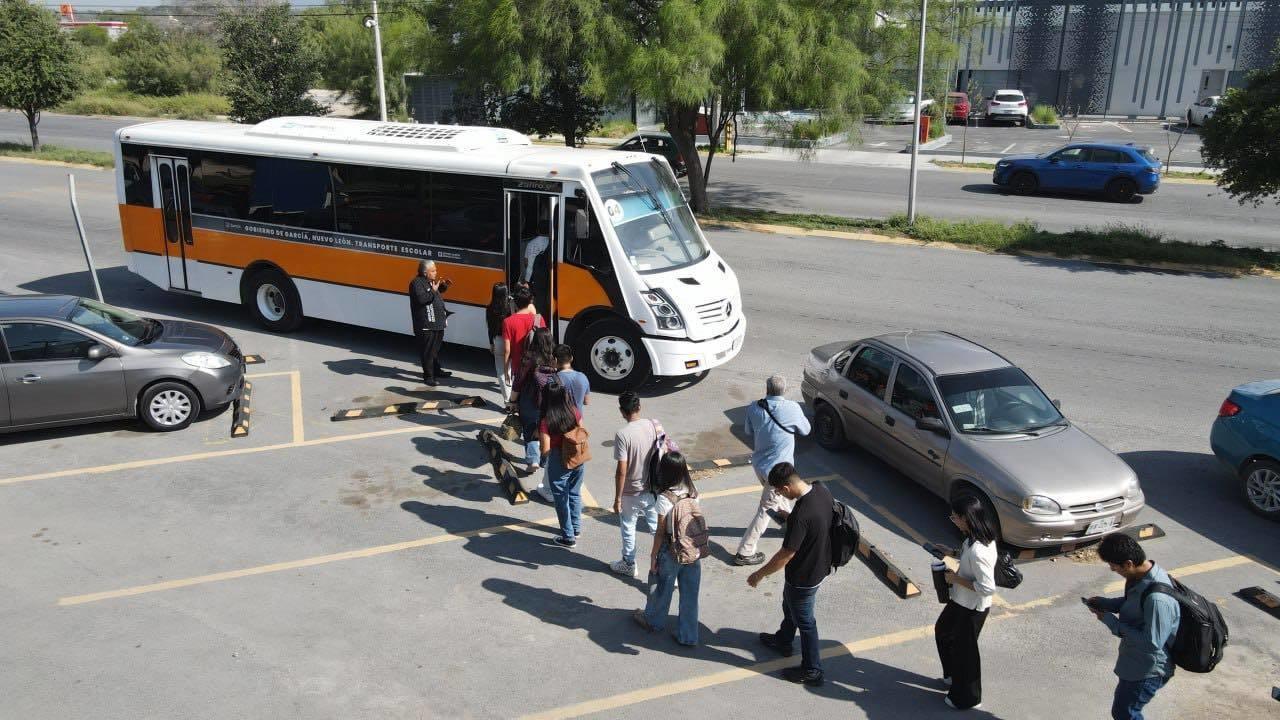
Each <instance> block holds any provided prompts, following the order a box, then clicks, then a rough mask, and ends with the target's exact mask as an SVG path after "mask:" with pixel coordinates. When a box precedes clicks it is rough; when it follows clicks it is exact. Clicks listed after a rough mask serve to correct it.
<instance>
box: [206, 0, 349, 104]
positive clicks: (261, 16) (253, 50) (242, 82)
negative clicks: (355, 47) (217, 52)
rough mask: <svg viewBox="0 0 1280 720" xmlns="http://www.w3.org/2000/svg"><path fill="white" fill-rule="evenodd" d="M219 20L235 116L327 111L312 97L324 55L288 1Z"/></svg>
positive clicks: (229, 14)
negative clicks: (310, 91) (312, 40)
mask: <svg viewBox="0 0 1280 720" xmlns="http://www.w3.org/2000/svg"><path fill="white" fill-rule="evenodd" d="M218 24H219V30H220V31H221V37H220V40H219V42H220V44H221V46H222V50H223V53H224V55H225V58H226V59H225V62H226V68H227V71H228V74H229V75H230V79H229V82H228V85H229V87H228V88H227V99H228V100H230V101H231V119H232V120H235V121H236V122H244V123H256V122H261V121H262V120H266V119H268V118H273V117H280V116H282V115H321V114H323V113H324V108H322V107H321V106H320V104H319V103H317V102H316V101H315V100H313V99H312V98H311V97H310V96H309V95H307V91H308V90H310V89H311V88H312V87H313V83H314V82H315V81H316V80H317V79H318V77H319V74H320V54H319V52H318V51H317V49H316V47H315V45H314V44H313V43H312V42H311V40H310V38H309V37H308V34H307V32H306V30H305V28H304V27H303V25H302V23H301V21H299V20H298V19H297V18H295V17H293V16H291V15H290V14H289V6H288V5H270V6H266V7H262V8H246V9H244V10H243V11H242V12H239V13H225V14H223V15H222V16H221V17H220V18H219V23H218Z"/></svg>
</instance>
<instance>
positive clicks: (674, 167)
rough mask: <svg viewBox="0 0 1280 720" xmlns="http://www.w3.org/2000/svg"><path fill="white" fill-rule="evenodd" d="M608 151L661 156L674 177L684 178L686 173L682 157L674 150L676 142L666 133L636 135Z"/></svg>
mask: <svg viewBox="0 0 1280 720" xmlns="http://www.w3.org/2000/svg"><path fill="white" fill-rule="evenodd" d="M610 149H611V150H624V151H626V152H643V153H649V154H651V155H661V156H662V157H664V158H666V159H667V163H668V164H669V165H671V171H672V172H674V173H675V174H676V177H684V176H685V175H686V174H687V173H688V170H687V169H686V168H685V165H684V156H683V155H681V154H680V150H679V149H677V148H676V141H675V140H674V139H672V137H671V136H670V135H668V134H667V133H662V132H640V133H636V134H635V135H633V136H631V137H629V138H627V139H626V140H623V141H622V142H621V143H619V144H617V145H614V146H613V147H612V148H610Z"/></svg>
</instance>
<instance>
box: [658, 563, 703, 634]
mask: <svg viewBox="0 0 1280 720" xmlns="http://www.w3.org/2000/svg"><path fill="white" fill-rule="evenodd" d="M676 580H679V581H680V616H679V619H678V620H677V621H676V642H678V643H680V644H682V645H697V644H698V588H699V586H701V585H702V561H701V560H699V561H698V562H696V563H693V564H692V565H681V564H680V563H679V562H677V561H676V556H675V554H674V553H672V552H671V548H670V547H664V548H663V549H662V551H661V552H660V553H659V554H658V572H656V573H653V572H651V573H649V599H648V600H646V601H645V604H644V619H645V620H648V621H649V626H650V627H652V628H653V629H654V630H661V629H662V628H663V627H664V626H666V624H667V612H668V611H669V610H670V609H671V596H672V594H674V593H675V590H676Z"/></svg>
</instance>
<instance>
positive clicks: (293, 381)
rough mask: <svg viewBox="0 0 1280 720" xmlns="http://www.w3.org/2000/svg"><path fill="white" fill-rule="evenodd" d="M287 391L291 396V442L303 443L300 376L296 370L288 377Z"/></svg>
mask: <svg viewBox="0 0 1280 720" xmlns="http://www.w3.org/2000/svg"><path fill="white" fill-rule="evenodd" d="M289 390H290V393H291V395H292V403H293V441H294V442H295V443H300V442H302V441H303V431H302V376H301V375H300V374H299V373H298V371H297V370H294V371H293V373H292V374H291V375H289Z"/></svg>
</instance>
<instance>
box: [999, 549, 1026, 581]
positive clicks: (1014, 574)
mask: <svg viewBox="0 0 1280 720" xmlns="http://www.w3.org/2000/svg"><path fill="white" fill-rule="evenodd" d="M995 576H996V587H1002V588H1009V589H1010V590H1012V589H1013V588H1016V587H1018V586H1019V585H1021V584H1022V571H1021V570H1019V569H1018V568H1017V567H1016V566H1015V565H1014V564H1013V556H1012V555H1010V554H1009V553H1007V552H1001V553H1000V554H999V555H997V556H996V571H995Z"/></svg>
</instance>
